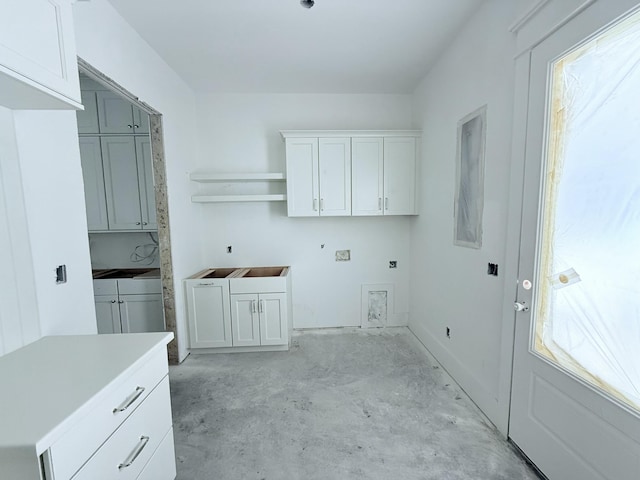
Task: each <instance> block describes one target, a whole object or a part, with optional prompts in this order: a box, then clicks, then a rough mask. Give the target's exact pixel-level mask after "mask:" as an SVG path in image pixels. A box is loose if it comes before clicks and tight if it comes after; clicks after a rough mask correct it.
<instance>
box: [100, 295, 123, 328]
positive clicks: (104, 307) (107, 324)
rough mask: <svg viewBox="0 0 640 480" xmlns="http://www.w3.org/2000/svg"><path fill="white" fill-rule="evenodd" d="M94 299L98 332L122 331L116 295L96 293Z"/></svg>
mask: <svg viewBox="0 0 640 480" xmlns="http://www.w3.org/2000/svg"><path fill="white" fill-rule="evenodd" d="M94 299H95V302H96V320H97V323H98V333H122V327H121V325H120V309H119V308H118V297H116V296H113V295H96V296H95V297H94Z"/></svg>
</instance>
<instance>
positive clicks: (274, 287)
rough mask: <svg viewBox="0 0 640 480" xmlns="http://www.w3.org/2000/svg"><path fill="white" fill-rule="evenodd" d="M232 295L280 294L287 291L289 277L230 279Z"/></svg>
mask: <svg viewBox="0 0 640 480" xmlns="http://www.w3.org/2000/svg"><path fill="white" fill-rule="evenodd" d="M229 291H230V293H232V294H233V293H280V292H286V291H287V277H241V278H230V279H229Z"/></svg>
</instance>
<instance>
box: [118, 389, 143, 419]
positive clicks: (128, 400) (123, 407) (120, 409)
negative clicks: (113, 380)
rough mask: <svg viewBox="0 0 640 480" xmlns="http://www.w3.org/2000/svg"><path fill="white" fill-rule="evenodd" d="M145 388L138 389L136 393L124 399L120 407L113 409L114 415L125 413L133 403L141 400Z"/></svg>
mask: <svg viewBox="0 0 640 480" xmlns="http://www.w3.org/2000/svg"><path fill="white" fill-rule="evenodd" d="M144 390H145V388H144V387H136V389H135V391H134V392H133V393H132V394H131V395H129V396H128V397H127V398H125V399H124V402H122V403H121V404H120V405H118V406H117V407H116V408H114V409H113V412H112V413H114V414H115V413H119V412H124V411H125V410H126V409H127V408H129V407H130V406H131V405H133V403H134V402H135V401H136V400H137V399H139V398H140V395H142V394H143V393H144Z"/></svg>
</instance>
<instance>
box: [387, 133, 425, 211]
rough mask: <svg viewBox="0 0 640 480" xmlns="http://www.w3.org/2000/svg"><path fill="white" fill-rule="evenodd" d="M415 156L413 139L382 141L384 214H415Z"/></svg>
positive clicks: (414, 140)
mask: <svg viewBox="0 0 640 480" xmlns="http://www.w3.org/2000/svg"><path fill="white" fill-rule="evenodd" d="M416 155H417V144H416V139H415V138H414V137H388V138H385V139H384V214H385V215H413V214H415V213H416Z"/></svg>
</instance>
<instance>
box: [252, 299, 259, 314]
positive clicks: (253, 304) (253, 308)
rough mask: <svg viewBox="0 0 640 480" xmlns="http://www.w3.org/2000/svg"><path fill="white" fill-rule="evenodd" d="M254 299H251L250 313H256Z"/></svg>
mask: <svg viewBox="0 0 640 480" xmlns="http://www.w3.org/2000/svg"><path fill="white" fill-rule="evenodd" d="M256 303H257V302H256V301H255V300H251V313H257V311H258V310H257V307H256Z"/></svg>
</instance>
